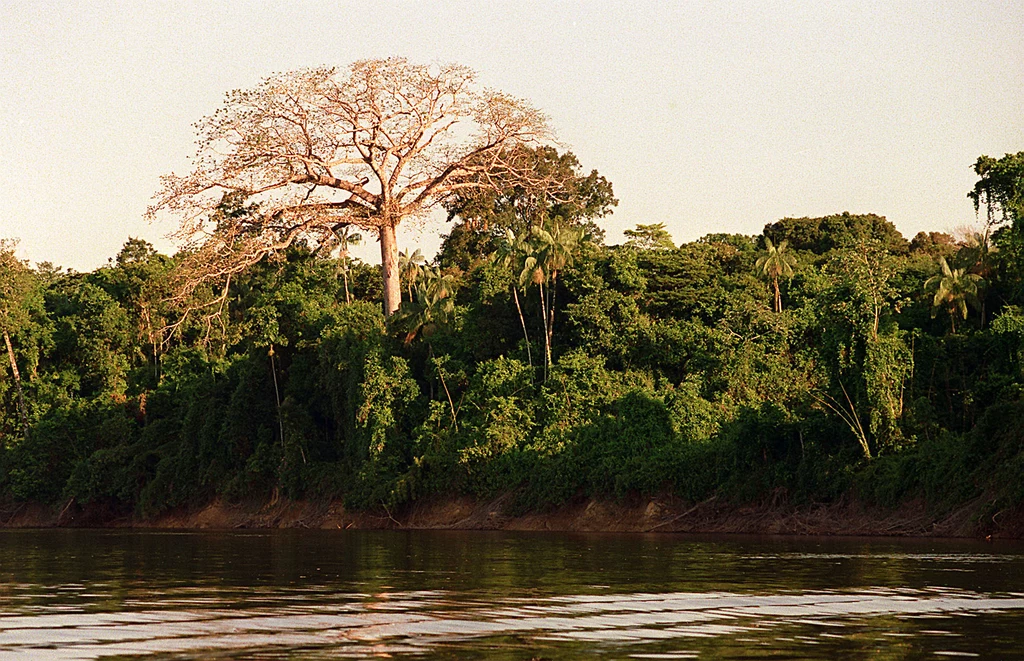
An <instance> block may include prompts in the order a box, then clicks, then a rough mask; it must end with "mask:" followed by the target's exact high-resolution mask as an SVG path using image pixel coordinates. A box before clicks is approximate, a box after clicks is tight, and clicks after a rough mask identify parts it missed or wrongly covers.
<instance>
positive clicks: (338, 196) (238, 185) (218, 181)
mask: <svg viewBox="0 0 1024 661" xmlns="http://www.w3.org/2000/svg"><path fill="white" fill-rule="evenodd" d="M197 126H198V131H199V138H198V147H199V149H198V154H197V157H196V159H195V169H194V170H193V171H192V172H191V173H190V174H188V175H185V176H178V175H173V174H172V175H168V176H165V177H164V178H163V186H162V188H161V190H160V192H159V193H158V194H157V195H156V201H155V203H154V204H153V205H152V206H151V207H150V209H149V210H148V215H149V216H150V217H151V218H152V217H155V216H157V215H158V214H159V213H160V212H161V211H170V212H171V213H173V214H175V215H177V216H178V217H179V218H180V221H181V225H180V228H179V229H178V231H177V237H178V239H179V240H181V241H183V242H184V243H185V246H186V247H187V248H190V249H193V250H195V251H196V252H195V259H194V261H196V262H203V261H209V260H211V259H214V260H216V261H218V262H220V263H224V264H226V265H227V266H226V267H225V268H226V270H227V271H230V272H236V273H237V272H239V271H242V270H244V269H245V268H247V267H248V266H250V265H251V264H253V263H255V262H257V261H259V260H260V259H262V258H263V257H264V256H265V255H267V254H268V253H271V252H274V251H278V250H281V249H283V248H286V247H287V246H289V245H291V244H293V243H294V242H295V241H297V240H300V239H304V240H306V241H307V242H309V243H319V242H323V241H324V240H326V239H327V238H328V236H329V235H330V234H331V233H333V230H334V228H335V227H337V226H339V225H345V224H355V225H357V226H359V227H362V228H364V229H366V230H368V231H373V232H376V234H377V237H378V240H379V241H380V246H381V262H382V267H383V268H382V272H383V278H384V311H385V314H387V315H388V316H390V315H392V314H394V312H395V311H396V310H398V307H399V304H400V302H401V284H400V277H399V268H398V245H397V243H396V229H397V227H398V226H399V224H401V223H402V222H403V221H404V220H405V219H407V218H410V217H415V216H423V215H426V214H428V213H429V212H430V211H431V209H433V208H435V207H436V206H437V205H438V204H440V203H443V202H444V201H445V200H447V199H449V198H450V197H451V196H453V195H454V194H456V193H457V192H459V191H462V190H473V189H483V188H493V187H495V186H496V185H497V184H496V183H495V181H494V178H493V177H486V176H476V175H478V174H482V173H501V174H502V175H503V176H504V177H505V178H506V179H508V180H516V179H519V178H529V176H530V172H529V171H527V170H524V169H523V168H521V167H520V165H521V159H519V160H517V159H510V158H507V157H508V155H509V154H511V153H515V148H517V147H519V146H524V145H535V144H539V143H541V142H543V141H544V140H547V139H548V138H549V137H550V131H549V130H548V127H547V123H546V120H545V117H544V115H543V114H542V113H540V112H539V111H537V110H536V109H534V108H533V107H532V106H531V105H529V104H528V103H526V102H525V101H523V100H521V99H517V98H514V97H512V96H509V95H507V94H504V93H501V92H497V91H494V90H489V89H480V88H479V87H478V86H477V85H476V76H475V74H474V72H473V71H472V70H471V69H468V68H466V67H464V66H460V65H456V64H445V65H437V66H427V65H418V64H412V63H410V62H408V61H407V60H405V59H404V58H397V57H396V58H389V59H382V60H362V61H359V62H356V63H354V64H353V65H351V66H350V67H348V68H347V69H345V70H340V71H339V70H337V69H334V68H314V69H304V70H300V71H292V72H288V73H284V74H279V75H275V76H271V77H269V78H267V79H265V80H264V81H263V82H262V83H260V84H259V85H257V86H256V87H255V88H253V89H248V90H236V91H234V92H231V93H229V94H228V96H227V99H226V100H225V102H224V105H223V106H222V107H221V109H220V110H218V111H217V112H216V113H214V114H213V115H210V116H209V117H206V118H204V119H203V120H201V121H200V122H199V123H198V125H197ZM226 193H233V194H237V195H240V196H242V197H243V198H244V199H245V200H246V201H247V202H250V203H254V204H256V205H257V206H256V209H257V211H256V213H254V214H251V215H249V216H248V217H246V219H245V222H224V221H223V220H221V222H216V221H215V220H214V218H213V217H214V215H215V214H216V210H217V208H218V205H220V203H221V201H222V198H223V196H224V195H225V194H226ZM198 272H199V273H205V272H206V271H203V270H199V271H198Z"/></svg>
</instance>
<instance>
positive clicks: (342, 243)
mask: <svg viewBox="0 0 1024 661" xmlns="http://www.w3.org/2000/svg"><path fill="white" fill-rule="evenodd" d="M333 231H334V236H335V237H336V238H337V239H338V259H339V260H340V261H341V275H342V277H343V278H344V280H345V302H346V303H351V302H352V295H351V294H350V293H349V291H348V263H349V259H348V247H349V246H355V245H359V244H360V243H362V241H363V235H362V234H359V233H358V232H353V231H352V226H351V225H344V226H342V227H341V228H337V227H336V228H334V230H333Z"/></svg>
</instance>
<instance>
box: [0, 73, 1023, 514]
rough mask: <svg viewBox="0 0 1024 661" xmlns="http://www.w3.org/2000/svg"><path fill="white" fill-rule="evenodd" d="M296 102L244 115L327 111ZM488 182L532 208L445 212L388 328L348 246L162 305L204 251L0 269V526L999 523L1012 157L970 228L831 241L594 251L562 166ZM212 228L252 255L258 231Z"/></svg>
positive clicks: (791, 231) (871, 233) (1011, 442)
mask: <svg viewBox="0 0 1024 661" xmlns="http://www.w3.org/2000/svg"><path fill="white" fill-rule="evenodd" d="M367 66H368V65H367ZM389 66H390V65H389ZM396 66H397V65H396ZM402 66H404V65H402ZM450 73H451V75H455V73H458V72H450ZM304 75H307V76H309V77H310V79H309V80H303V81H297V80H292V79H281V80H278V79H274V80H273V81H267V82H266V83H265V87H264V88H260V90H261V91H259V94H266V95H274V94H278V93H279V91H280V90H279V89H278V88H276V87H274V86H276V85H286V84H296V85H298V84H299V83H300V82H301V85H300V87H299V88H297V93H298V92H303V93H305V91H304V90H306V87H305V86H306V85H329V89H330V90H331V92H330V93H332V94H334V93H338V94H341V88H338V89H336V88H335V86H336V85H338V84H340V83H338V82H337V81H336V80H335V79H334V78H333V77H332V76H334V73H333V72H328V71H310V72H307V73H306V74H304ZM348 75H355V74H354V73H352V72H350V73H349V74H348ZM459 75H463V74H462V73H460V74H459ZM466 75H468V74H466ZM272 87H273V89H271V88H272ZM289 89H290V88H289ZM317 89H319V88H317ZM323 93H327V92H323ZM239 94H241V95H242V96H239V97H237V98H235V97H233V98H234V99H235V100H234V101H230V102H229V105H230V104H231V103H243V102H247V101H245V100H246V98H248V97H246V96H245V94H243V93H239ZM260 103H263V101H262V100H261V101H260ZM232 112H234V111H233V110H232V111H229V113H228V115H227V116H224V115H219V116H218V117H221V118H222V119H223V121H231V122H234V121H241V116H235V115H233V114H231V113H232ZM231 118H233V119H231ZM222 119H217V120H213V119H211V120H210V121H211V122H213V123H212V124H210V125H209V129H210V130H211V131H214V132H216V131H220V130H222V128H223V126H221V125H220V124H216V122H219V121H222ZM317 135H319V134H317ZM325 139H326V138H325ZM374 153H375V152H374ZM495 154H496V155H497V152H495ZM497 157H499V158H501V159H509V160H514V161H515V162H516V163H517V164H518V167H521V168H523V169H524V170H528V169H532V170H534V171H535V172H534V175H535V176H533V178H532V181H534V182H539V181H545V182H547V183H548V184H549V187H548V188H544V187H525V186H523V185H521V181H520V183H516V182H511V181H509V182H506V184H507V185H502V186H500V187H494V188H489V189H485V188H481V187H467V188H466V189H464V190H463V191H462V192H459V193H458V194H452V195H451V196H448V197H446V198H445V202H444V204H445V209H446V210H447V212H448V213H449V223H450V225H449V233H448V235H447V237H446V239H445V241H444V244H443V247H442V250H441V251H440V253H439V254H438V255H437V256H436V257H435V258H433V259H431V260H428V259H426V258H425V257H424V256H423V255H422V254H421V253H420V252H419V251H418V250H414V247H409V248H408V249H407V250H405V251H401V252H400V253H398V255H397V257H396V263H395V274H396V277H397V278H398V288H397V294H396V296H397V299H396V300H393V301H391V303H393V304H394V309H393V310H389V309H388V305H390V304H389V303H385V301H386V300H387V296H386V291H385V280H382V278H381V275H380V270H379V268H378V267H376V266H373V265H369V264H365V263H363V262H361V261H360V260H358V259H354V258H352V257H350V255H349V254H348V250H347V246H348V245H349V243H354V242H355V241H357V240H358V239H359V237H358V236H356V233H354V232H352V231H351V230H347V229H346V230H344V231H337V232H336V231H335V230H336V229H339V228H331V236H330V237H328V238H329V239H330V241H332V242H333V243H331V244H330V245H331V249H330V250H323V249H321V244H320V239H315V238H311V237H308V236H300V235H296V236H295V237H293V238H292V240H290V241H289V242H288V243H287V245H282V246H280V249H276V250H273V251H269V250H268V251H265V252H264V253H262V254H260V255H258V256H254V257H253V258H252V259H251V260H249V262H248V263H245V264H242V265H238V267H237V268H234V269H233V270H232V271H231V272H230V278H228V277H220V278H215V277H210V278H205V279H200V280H199V281H197V282H195V283H194V286H192V287H191V288H188V289H187V290H182V289H181V288H180V287H179V286H178V284H177V281H176V278H177V277H179V275H180V272H181V270H182V268H183V266H187V265H190V264H191V265H194V263H195V261H194V260H195V259H196V255H200V254H202V250H203V248H202V247H199V246H189V247H188V248H187V249H185V250H183V251H182V252H180V253H178V254H176V255H171V256H168V255H162V254H159V253H158V252H156V251H155V250H154V249H153V248H152V246H150V245H149V244H148V243H146V242H144V241H141V240H138V239H131V240H129V241H128V242H127V243H126V244H125V246H124V248H123V249H122V250H121V252H120V253H119V254H118V255H116V256H114V257H112V258H111V260H110V262H109V263H108V264H107V265H106V266H103V267H101V268H98V269H96V270H94V271H92V272H89V273H76V272H72V271H66V270H63V269H60V268H57V267H54V266H52V265H48V264H39V265H36V266H34V267H33V266H31V265H29V264H27V263H25V262H23V261H20V260H18V259H17V258H16V257H15V256H14V244H13V242H11V241H5V242H3V243H2V244H0V331H2V338H3V341H4V346H3V351H4V353H5V354H6V356H5V359H4V360H3V361H2V363H0V374H2V378H0V400H2V402H3V406H2V408H0V492H2V494H3V498H5V499H6V500H7V501H9V502H14V503H17V502H24V501H36V502H44V503H54V504H59V505H60V504H67V503H70V502H76V503H79V504H87V503H100V504H102V505H103V506H104V507H107V508H109V509H110V510H111V511H115V512H124V513H130V512H136V513H139V514H143V515H152V514H155V513H159V512H161V511H165V510H167V509H169V508H174V507H179V506H194V505H199V504H202V503H204V502H207V501H208V500H210V499H212V498H214V497H222V498H227V499H242V498H259V497H265V496H267V495H269V494H271V493H283V494H284V495H286V496H287V497H291V498H307V499H330V498H343V499H344V500H345V502H346V503H347V504H348V505H349V506H350V507H356V508H359V507H362V508H375V507H381V506H385V507H389V508H391V507H394V506H400V505H402V504H405V503H409V502H411V501H413V500H416V499H419V498H423V497H425V496H442V497H443V496H452V495H470V496H475V497H478V498H485V497H492V496H495V495H497V494H511V495H512V496H513V499H514V502H515V503H516V507H519V508H522V509H524V510H525V509H536V508H543V507H547V506H550V505H553V504H558V503H562V502H565V501H568V500H571V499H573V498H576V497H578V496H580V495H589V496H601V497H609V498H629V497H632V496H633V495H636V494H645V495H651V494H659V493H671V494H673V495H675V496H677V497H679V498H683V499H686V500H690V501H701V500H705V499H707V498H710V497H713V496H722V497H724V498H730V499H733V500H735V501H738V502H749V501H753V500H757V499H759V498H763V497H765V496H766V494H778V493H780V492H781V493H785V494H787V497H788V498H791V499H793V500H796V501H802V502H830V501H834V500H836V499H838V498H840V497H842V496H843V495H844V494H851V493H853V494H856V496H857V497H858V498H860V499H862V500H864V501H866V502H872V503H878V504H882V505H894V504H897V503H899V502H901V501H903V500H907V499H913V498H923V499H924V500H925V501H926V502H927V503H928V504H929V507H932V508H937V509H942V508H947V509H949V508H953V507H955V506H956V505H957V504H960V503H964V502H966V501H968V500H971V499H975V498H979V497H982V496H984V497H985V498H986V499H988V501H987V502H990V504H991V507H992V508H1002V507H1005V506H1009V505H1016V504H1019V503H1020V502H1021V500H1022V499H1024V482H1022V477H1021V476H1022V475H1024V471H1022V470H1021V468H1024V452H1022V449H1024V444H1022V443H1024V437H1022V436H1021V429H1022V428H1024V427H1022V425H1021V424H1020V422H1019V421H1020V420H1021V419H1022V418H1024V405H1022V403H1021V393H1022V391H1024V311H1022V306H1024V300H1022V298H1024V289H1022V286H1021V285H1022V280H1021V278H1022V275H1024V270H1022V267H1021V264H1022V261H1021V246H1024V241H1022V240H1021V232H1022V231H1024V226H1022V222H1024V215H1022V210H1021V208H1020V200H1021V195H1022V191H1024V184H1022V181H1024V176H1022V175H1024V158H1022V155H1021V154H1008V155H1006V156H1005V157H1003V158H1000V159H992V158H988V157H984V156H983V157H981V158H980V159H979V160H978V162H977V165H976V166H975V170H976V172H977V174H978V176H979V181H978V184H977V185H976V187H975V188H974V189H973V190H972V191H969V192H968V193H969V195H970V197H971V198H972V199H973V200H975V201H976V202H977V203H978V205H979V224H978V227H977V228H976V229H977V231H972V232H962V233H960V234H958V235H951V234H946V233H942V232H940V231H938V230H936V231H934V232H931V233H925V232H922V233H921V234H919V235H918V236H916V237H913V240H911V241H908V240H907V239H905V238H904V237H903V236H902V235H901V234H900V233H899V231H898V230H897V229H896V228H895V227H894V226H893V225H892V223H890V222H889V221H887V220H886V219H885V218H883V217H881V216H877V215H874V214H851V213H838V214H833V215H828V216H822V217H818V218H784V219H780V220H779V221H777V222H775V223H771V224H769V225H767V226H766V227H765V228H764V231H763V232H762V233H761V234H760V235H756V236H745V235H736V234H711V235H708V236H705V237H703V238H701V239H699V240H697V241H691V242H685V243H682V244H680V245H677V244H676V243H675V242H674V240H673V239H672V237H671V236H670V235H669V234H668V232H667V230H666V228H665V227H664V226H663V225H660V224H646V225H644V224H641V225H639V226H637V227H636V228H635V229H632V230H630V232H629V233H627V240H626V241H625V242H624V243H623V244H622V245H606V243H605V241H604V233H603V231H602V228H601V221H602V219H603V218H604V217H606V216H607V214H608V213H609V212H610V211H611V209H612V207H614V205H615V203H616V200H615V197H614V195H613V191H612V184H611V182H608V181H607V180H606V179H605V178H604V177H602V176H601V175H600V174H598V173H597V172H596V171H593V170H592V171H590V172H589V173H587V171H586V170H585V169H584V168H583V167H582V165H581V164H580V163H579V161H578V160H577V158H576V157H575V156H574V155H573V154H572V153H571V152H560V151H558V150H557V149H555V148H553V147H550V146H541V147H528V146H518V147H516V149H515V150H514V152H512V151H502V152H501V153H500V156H497ZM282 158H284V159H285V160H284V161H282V162H288V163H290V161H288V158H290V157H282ZM218 167H225V166H224V164H223V163H222V164H220V165H218ZM287 167H288V168H292V167H293V165H288V166H287ZM286 169H287V168H286ZM481 172H482V171H481ZM321 174H323V173H321ZM285 176H286V177H293V176H295V173H294V172H293V171H292V170H288V172H287V173H285ZM527 179H529V177H527ZM168 185H169V186H171V190H170V192H169V193H168V195H171V196H172V197H173V195H175V194H176V193H175V192H174V191H175V190H177V189H175V187H176V186H179V185H180V186H186V185H187V182H177V183H174V182H171V183H169V184H168ZM168 199H170V198H168ZM215 202H216V204H215V205H214V206H212V207H210V208H209V209H208V210H207V212H209V213H211V214H213V215H212V216H210V218H214V220H215V221H216V222H220V223H222V224H223V225H231V226H233V227H252V228H253V229H252V232H253V233H254V234H252V236H256V235H257V234H258V233H259V232H261V231H263V230H262V229H260V228H262V227H264V224H265V223H266V222H267V219H268V216H267V213H268V207H266V206H265V205H257V204H253V203H250V201H249V199H248V198H247V197H244V196H243V197H241V198H237V199H236V198H232V197H231V196H227V197H220V198H217V199H216V200H215ZM207 212H204V213H207ZM217 219H219V220H217ZM331 222H334V221H333V220H332V221H331ZM357 224H358V223H357ZM363 226H365V225H363ZM247 232H249V230H245V231H244V232H242V235H240V236H249V234H246V233H247ZM324 236H327V235H324ZM331 237H333V238H331ZM339 244H340V249H339ZM221 275H225V274H223V273H222V274H221ZM386 312H392V313H393V314H385V313H386Z"/></svg>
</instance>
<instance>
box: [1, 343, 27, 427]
mask: <svg viewBox="0 0 1024 661" xmlns="http://www.w3.org/2000/svg"><path fill="white" fill-rule="evenodd" d="M4 344H6V345H7V357H8V358H10V359H11V374H13V375H14V385H15V386H17V388H18V414H19V415H20V416H21V428H22V430H23V431H24V433H25V436H26V437H27V436H28V410H27V409H26V408H25V393H24V392H23V391H22V389H21V372H19V371H18V361H17V360H15V358H14V347H13V346H12V345H11V336H10V335H8V334H7V331H6V330H5V331H4Z"/></svg>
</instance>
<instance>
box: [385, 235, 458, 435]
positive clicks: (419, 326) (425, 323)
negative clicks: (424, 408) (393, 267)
mask: <svg viewBox="0 0 1024 661" xmlns="http://www.w3.org/2000/svg"><path fill="white" fill-rule="evenodd" d="M417 252H419V251H417ZM419 273H420V275H421V276H422V277H420V278H419V279H418V280H417V282H416V287H415V288H414V289H413V290H412V292H413V295H412V297H411V300H410V301H407V302H406V301H403V303H402V307H400V308H399V309H398V312H396V313H395V315H394V317H393V319H394V323H395V324H396V325H398V326H399V327H404V328H406V329H407V331H406V334H405V345H406V346H409V345H410V344H412V341H413V340H415V339H416V337H417V336H418V337H421V338H423V339H424V340H425V341H426V342H427V357H428V359H429V360H430V361H431V362H432V363H433V364H434V366H435V367H436V368H437V375H438V377H439V378H440V380H441V387H443V388H444V392H445V395H446V396H447V397H448V406H449V408H450V409H451V414H452V424H454V425H456V428H458V426H457V423H456V421H455V419H456V415H457V414H456V410H455V402H454V401H452V394H451V392H450V391H449V390H448V384H447V383H446V382H445V379H444V367H443V362H444V360H446V358H445V359H443V360H442V359H437V358H435V357H434V345H433V344H432V343H431V341H430V337H431V336H432V335H433V334H434V332H435V331H436V330H437V328H438V326H441V325H443V324H446V323H448V322H449V321H450V320H451V317H452V315H453V314H454V312H455V303H454V293H455V278H453V277H452V276H451V275H445V274H442V273H441V269H437V268H431V267H429V266H424V267H422V268H421V269H419ZM430 397H431V399H433V397H434V386H433V384H431V386H430Z"/></svg>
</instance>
